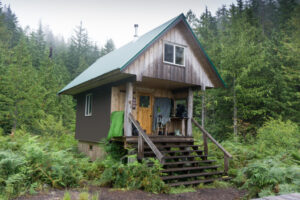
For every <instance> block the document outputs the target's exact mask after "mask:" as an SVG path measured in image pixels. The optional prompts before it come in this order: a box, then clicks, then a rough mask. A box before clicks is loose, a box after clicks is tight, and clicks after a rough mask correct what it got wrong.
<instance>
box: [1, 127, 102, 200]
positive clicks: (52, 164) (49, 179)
mask: <svg viewBox="0 0 300 200" xmlns="http://www.w3.org/2000/svg"><path fill="white" fill-rule="evenodd" d="M76 144H77V142H76V141H75V139H74V136H73V135H67V134H64V135H54V136H50V135H47V134H46V135H44V136H32V135H30V134H26V133H24V132H23V131H17V133H16V134H15V135H14V136H13V137H12V136H0V169H1V170H0V194H3V198H4V199H10V198H13V197H16V196H18V195H20V194H25V193H26V192H30V193H32V194H33V193H35V191H36V190H39V189H42V188H43V187H44V186H51V187H54V188H65V187H73V186H78V185H80V183H81V182H82V181H84V180H89V179H95V178H97V177H98V178H99V177H100V175H99V174H98V176H94V175H96V174H97V173H99V169H101V167H100V166H102V165H101V164H100V163H99V162H95V163H89V159H88V158H87V157H85V156H82V155H81V154H79V153H78V152H77V150H76ZM100 173H101V171H100Z"/></svg>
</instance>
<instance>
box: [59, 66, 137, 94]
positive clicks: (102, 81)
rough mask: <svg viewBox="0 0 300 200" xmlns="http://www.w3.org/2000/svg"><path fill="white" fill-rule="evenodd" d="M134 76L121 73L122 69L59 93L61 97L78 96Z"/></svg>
mask: <svg viewBox="0 0 300 200" xmlns="http://www.w3.org/2000/svg"><path fill="white" fill-rule="evenodd" d="M133 76H134V75H132V74H125V73H122V72H121V71H120V69H116V70H113V71H110V72H108V73H106V74H103V75H101V76H98V77H96V78H94V79H91V80H89V81H87V82H84V83H82V84H80V85H77V86H75V87H72V88H70V89H67V90H64V91H62V92H59V93H58V94H59V95H61V94H69V95H76V94H79V93H81V92H84V91H86V90H90V89H93V88H96V87H99V86H102V85H106V84H109V83H113V82H117V81H120V80H123V79H126V78H130V77H133Z"/></svg>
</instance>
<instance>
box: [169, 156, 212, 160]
mask: <svg viewBox="0 0 300 200" xmlns="http://www.w3.org/2000/svg"><path fill="white" fill-rule="evenodd" d="M206 157H208V155H195V156H192V155H183V156H166V157H164V159H165V160H167V159H176V158H206Z"/></svg>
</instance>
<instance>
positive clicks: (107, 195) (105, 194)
mask: <svg viewBox="0 0 300 200" xmlns="http://www.w3.org/2000/svg"><path fill="white" fill-rule="evenodd" d="M66 191H67V190H52V191H49V192H47V193H40V194H37V195H33V196H23V197H19V198H17V200H29V199H30V200H61V199H63V196H64V194H65V192H66ZM81 192H82V190H79V189H78V190H69V193H70V194H71V199H72V200H77V199H78V197H79V194H80V193H81ZM89 193H90V194H91V195H90V196H92V195H95V194H96V193H98V195H99V200H100V199H101V200H119V199H121V200H134V199H139V200H152V199H158V200H181V199H183V200H238V199H241V198H242V196H244V192H242V191H239V190H237V189H233V188H226V189H211V188H209V189H198V190H197V191H196V192H187V193H182V194H151V193H147V192H144V191H141V190H134V191H123V190H115V189H111V188H103V187H101V188H100V187H90V188H89Z"/></svg>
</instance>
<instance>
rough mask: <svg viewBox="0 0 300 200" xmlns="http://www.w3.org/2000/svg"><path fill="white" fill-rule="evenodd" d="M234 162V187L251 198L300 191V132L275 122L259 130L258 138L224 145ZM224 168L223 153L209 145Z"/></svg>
mask: <svg viewBox="0 0 300 200" xmlns="http://www.w3.org/2000/svg"><path fill="white" fill-rule="evenodd" d="M222 145H223V146H224V148H225V149H226V150H227V151H228V152H230V153H231V154H232V156H233V158H232V159H231V160H230V168H229V169H230V170H229V172H228V173H229V175H230V176H231V177H233V179H232V181H231V182H232V183H233V184H235V185H236V186H237V187H239V188H241V189H246V190H247V191H248V193H249V194H248V195H249V196H248V197H249V198H252V197H257V196H260V197H264V196H268V195H276V194H282V193H286V192H299V190H300V177H299V176H300V171H299V168H300V166H299V165H300V156H299V155H300V131H299V127H298V126H297V125H296V124H295V123H292V122H290V121H286V122H284V121H282V120H281V119H277V120H274V119H271V120H270V121H268V122H266V123H265V124H264V125H263V126H262V127H261V128H260V129H258V134H257V137H256V138H254V139H251V140H247V141H246V142H245V141H244V140H242V139H240V138H238V139H236V138H235V139H230V140H226V141H223V142H222ZM209 151H210V152H213V154H215V155H216V156H215V157H216V158H217V159H218V164H221V165H222V166H223V162H224V161H223V152H221V151H220V150H218V148H217V147H216V146H215V145H214V144H211V143H209Z"/></svg>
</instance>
